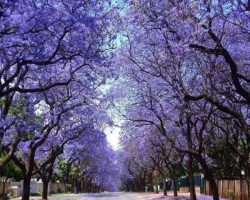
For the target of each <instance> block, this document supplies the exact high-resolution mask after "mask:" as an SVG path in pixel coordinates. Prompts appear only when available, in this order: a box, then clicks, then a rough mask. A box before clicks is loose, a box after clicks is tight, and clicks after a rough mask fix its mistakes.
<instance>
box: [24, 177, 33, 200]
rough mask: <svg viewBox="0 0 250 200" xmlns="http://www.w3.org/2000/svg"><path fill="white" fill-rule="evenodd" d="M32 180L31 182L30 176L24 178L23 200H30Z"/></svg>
mask: <svg viewBox="0 0 250 200" xmlns="http://www.w3.org/2000/svg"><path fill="white" fill-rule="evenodd" d="M30 180H31V176H30V175H27V176H24V179H23V194H22V200H29V197H30Z"/></svg>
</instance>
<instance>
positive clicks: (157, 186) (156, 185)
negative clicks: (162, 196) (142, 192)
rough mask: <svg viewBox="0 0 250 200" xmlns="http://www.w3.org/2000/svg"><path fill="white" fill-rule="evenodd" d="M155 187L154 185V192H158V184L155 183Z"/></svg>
mask: <svg viewBox="0 0 250 200" xmlns="http://www.w3.org/2000/svg"><path fill="white" fill-rule="evenodd" d="M155 187H156V190H155V192H156V193H157V194H158V193H159V190H158V185H157V183H156V185H155Z"/></svg>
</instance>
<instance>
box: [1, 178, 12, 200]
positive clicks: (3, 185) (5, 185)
mask: <svg viewBox="0 0 250 200" xmlns="http://www.w3.org/2000/svg"><path fill="white" fill-rule="evenodd" d="M9 186H10V184H9V182H8V180H7V179H6V178H5V177H0V199H6V195H7V193H8V190H9Z"/></svg>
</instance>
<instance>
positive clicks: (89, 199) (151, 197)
mask: <svg viewBox="0 0 250 200" xmlns="http://www.w3.org/2000/svg"><path fill="white" fill-rule="evenodd" d="M168 195H169V196H167V197H164V196H163V195H162V194H155V193H124V192H105V193H100V194H57V195H52V196H51V197H50V198H49V200H188V199H189V198H188V197H189V194H188V193H182V194H180V196H179V197H177V198H175V197H173V194H172V193H168ZM197 197H198V198H197V199H198V200H212V197H211V196H205V195H197ZM20 199H21V198H17V199H13V200H20ZM30 200H41V197H31V198H30ZM221 200H223V199H221Z"/></svg>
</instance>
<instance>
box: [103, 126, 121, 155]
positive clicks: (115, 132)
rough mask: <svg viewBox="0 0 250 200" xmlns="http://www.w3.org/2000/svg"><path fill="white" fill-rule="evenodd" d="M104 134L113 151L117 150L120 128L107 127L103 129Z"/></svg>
mask: <svg viewBox="0 0 250 200" xmlns="http://www.w3.org/2000/svg"><path fill="white" fill-rule="evenodd" d="M104 132H105V134H106V135H107V140H108V142H109V143H110V145H111V146H112V148H113V149H114V150H118V149H119V147H120V145H119V138H120V132H121V128H120V127H107V128H105V129H104Z"/></svg>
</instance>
